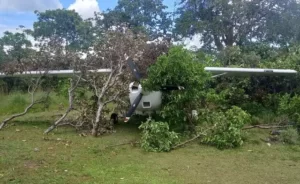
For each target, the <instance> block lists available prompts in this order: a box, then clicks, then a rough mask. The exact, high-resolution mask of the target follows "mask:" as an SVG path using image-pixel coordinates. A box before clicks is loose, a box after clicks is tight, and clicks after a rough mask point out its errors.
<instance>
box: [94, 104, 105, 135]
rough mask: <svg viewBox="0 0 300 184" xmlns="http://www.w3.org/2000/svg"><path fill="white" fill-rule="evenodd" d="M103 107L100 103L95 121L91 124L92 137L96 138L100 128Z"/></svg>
mask: <svg viewBox="0 0 300 184" xmlns="http://www.w3.org/2000/svg"><path fill="white" fill-rule="evenodd" d="M103 107H104V106H103V104H102V103H100V104H99V105H98V109H97V113H96V119H95V122H94V123H93V129H92V135H93V136H94V137H97V136H98V131H99V128H100V117H101V113H102V110H103Z"/></svg>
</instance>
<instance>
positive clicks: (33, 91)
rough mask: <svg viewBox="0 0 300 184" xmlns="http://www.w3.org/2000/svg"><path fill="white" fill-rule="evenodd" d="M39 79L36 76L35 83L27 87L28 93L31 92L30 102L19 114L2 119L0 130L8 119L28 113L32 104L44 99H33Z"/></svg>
mask: <svg viewBox="0 0 300 184" xmlns="http://www.w3.org/2000/svg"><path fill="white" fill-rule="evenodd" d="M40 79H41V77H40V78H38V80H37V81H36V82H35V83H33V84H32V85H33V86H32V85H30V86H29V87H28V93H29V94H31V103H30V104H29V105H28V106H27V107H26V109H25V110H24V112H22V113H19V114H15V115H12V116H11V117H9V118H7V119H5V120H3V121H2V122H1V124H0V130H2V129H3V128H4V127H5V126H6V124H7V123H8V122H9V121H11V120H13V119H15V118H18V117H21V116H24V115H26V114H27V113H28V111H29V110H30V109H31V108H32V107H33V106H34V105H36V104H39V103H42V102H44V101H45V100H41V99H40V100H37V101H35V99H34V94H35V92H36V90H37V88H38V87H39V84H40ZM31 88H32V91H30V89H31ZM48 96H49V93H48V94H47V97H48Z"/></svg>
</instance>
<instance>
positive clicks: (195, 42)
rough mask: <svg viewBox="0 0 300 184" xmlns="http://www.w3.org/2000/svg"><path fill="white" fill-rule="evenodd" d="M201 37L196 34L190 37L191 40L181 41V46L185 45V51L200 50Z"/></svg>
mask: <svg viewBox="0 0 300 184" xmlns="http://www.w3.org/2000/svg"><path fill="white" fill-rule="evenodd" d="M200 40H201V35H200V34H196V35H194V36H193V37H192V39H190V38H185V39H184V40H183V44H184V45H185V47H186V48H187V49H190V50H195V49H196V50H197V49H199V48H201V47H202V46H203V45H202V43H201V41H200Z"/></svg>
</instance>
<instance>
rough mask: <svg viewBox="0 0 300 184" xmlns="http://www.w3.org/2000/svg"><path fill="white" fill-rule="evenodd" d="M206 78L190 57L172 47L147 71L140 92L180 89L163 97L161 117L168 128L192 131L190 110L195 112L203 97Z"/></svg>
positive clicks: (201, 66) (197, 64)
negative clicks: (165, 88) (169, 126)
mask: <svg viewBox="0 0 300 184" xmlns="http://www.w3.org/2000/svg"><path fill="white" fill-rule="evenodd" d="M208 80H209V74H208V73H207V72H205V71H204V65H203V64H202V63H200V62H199V61H198V60H197V59H196V57H195V55H194V54H193V53H190V52H189V51H187V50H185V49H183V48H181V47H173V48H171V49H170V50H169V52H168V53H167V54H165V55H162V56H160V57H159V58H158V60H157V62H156V63H155V64H154V65H152V66H151V67H150V68H149V71H148V77H147V79H145V80H143V81H142V83H143V84H142V85H143V89H145V90H149V91H157V90H160V88H161V86H183V87H184V88H185V89H184V90H180V91H172V92H165V93H163V106H162V111H161V115H162V117H165V118H166V121H168V123H170V125H171V127H172V128H174V127H175V128H180V129H186V128H188V129H189V130H193V131H194V130H195V124H194V119H193V115H192V110H198V109H199V108H200V107H203V106H202V103H201V102H203V101H204V99H205V95H206V89H207V88H206V84H207V82H208Z"/></svg>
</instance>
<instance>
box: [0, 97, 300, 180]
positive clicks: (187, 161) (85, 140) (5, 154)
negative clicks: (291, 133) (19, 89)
mask: <svg viewBox="0 0 300 184" xmlns="http://www.w3.org/2000/svg"><path fill="white" fill-rule="evenodd" d="M17 98H19V97H17ZM14 99H15V98H14V97H9V98H5V99H4V98H2V101H1V100H0V101H1V103H2V102H3V103H5V104H6V105H3V104H2V105H0V111H1V108H2V109H5V108H7V107H6V106H8V105H9V104H11V101H13V100H14ZM57 104H58V103H57ZM8 111H9V110H7V112H8ZM7 112H6V113H2V114H1V115H0V119H2V118H3V117H4V116H6V115H7ZM55 113H57V112H56V111H54V112H53V111H45V112H32V113H31V114H29V115H28V116H26V117H24V118H22V119H17V120H16V121H15V122H13V123H12V124H10V126H9V127H7V128H6V129H4V130H3V131H1V132H0V183H1V184H2V183H22V184H23V183H24V184H28V183H30V184H35V183H37V184H43V183H45V184H51V183H70V184H71V183H72V184H74V183H86V184H90V183H91V184H93V183H100V184H101V183H109V184H110V183H111V184H114V183H129V184H131V183H137V184H141V183H153V184H155V183H179V184H180V183H190V184H192V183H195V184H198V183H199V184H201V183H213V184H215V183H217V184H218V183H221V184H225V183H228V184H241V183H249V184H251V183H253V184H257V183H263V184H273V183H274V184H277V183H278V184H285V183H286V184H294V183H295V184H298V183H299V181H300V175H299V172H300V146H288V145H283V144H273V145H271V146H268V145H267V144H266V143H264V142H262V141H261V140H260V138H265V137H266V136H267V135H268V131H262V130H251V131H249V132H248V136H247V137H248V141H247V143H246V144H245V145H244V146H243V147H241V148H239V149H232V150H225V151H221V150H218V149H215V148H213V147H208V146H203V145H199V144H198V143H197V142H195V143H192V144H190V145H188V146H186V147H184V148H182V149H179V150H174V151H172V152H170V153H147V152H144V151H143V150H142V149H140V148H139V147H138V146H133V145H123V146H115V147H112V145H117V144H121V143H127V142H130V141H137V140H139V137H140V132H139V130H138V128H137V125H134V123H133V124H120V125H118V126H117V127H116V130H117V131H116V133H115V134H112V135H106V136H102V137H99V138H93V137H90V136H87V137H81V136H79V133H76V132H75V131H74V130H73V129H69V128H59V129H58V130H57V131H54V132H53V133H51V134H50V135H48V136H47V137H45V136H44V135H43V134H42V133H43V131H44V130H45V129H46V128H47V127H48V126H49V119H51V116H52V115H53V114H55ZM48 118H49V119H48Z"/></svg>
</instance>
